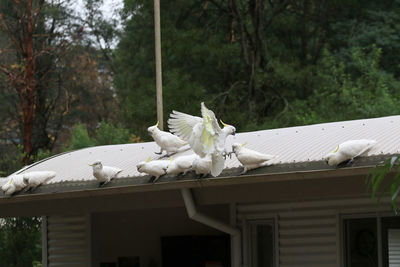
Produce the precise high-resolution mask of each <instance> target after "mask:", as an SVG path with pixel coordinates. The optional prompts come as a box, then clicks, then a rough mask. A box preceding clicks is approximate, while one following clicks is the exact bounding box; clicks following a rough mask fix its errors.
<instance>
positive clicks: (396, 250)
mask: <svg viewBox="0 0 400 267" xmlns="http://www.w3.org/2000/svg"><path fill="white" fill-rule="evenodd" d="M388 240H389V246H388V247H389V267H400V229H389V230H388Z"/></svg>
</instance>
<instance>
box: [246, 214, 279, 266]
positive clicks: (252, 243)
mask: <svg viewBox="0 0 400 267" xmlns="http://www.w3.org/2000/svg"><path fill="white" fill-rule="evenodd" d="M274 232H275V231H274V223H273V221H258V220H256V221H248V251H249V259H248V261H249V266H252V267H273V266H274V265H275V245H274V242H275V238H274Z"/></svg>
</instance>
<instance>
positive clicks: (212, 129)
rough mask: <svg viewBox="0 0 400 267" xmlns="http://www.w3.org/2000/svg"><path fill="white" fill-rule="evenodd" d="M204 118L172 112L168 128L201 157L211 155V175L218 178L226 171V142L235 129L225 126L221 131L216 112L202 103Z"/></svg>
mask: <svg viewBox="0 0 400 267" xmlns="http://www.w3.org/2000/svg"><path fill="white" fill-rule="evenodd" d="M201 115H202V118H200V117H196V116H192V115H188V114H185V113H182V112H178V111H175V110H174V111H172V113H171V114H170V118H169V120H168V126H169V129H170V130H171V132H172V133H174V134H175V135H177V136H179V137H180V138H182V139H183V140H185V141H187V142H188V143H189V145H190V147H191V148H192V149H193V151H194V152H195V153H196V154H197V155H199V156H200V157H202V158H203V157H205V156H206V155H211V161H212V167H211V175H212V176H214V177H215V176H218V175H219V174H220V173H221V172H222V170H223V169H224V165H225V159H224V156H223V155H224V153H225V140H226V138H227V137H228V136H229V135H231V134H232V135H234V134H235V132H236V129H235V127H233V126H232V125H228V124H225V123H223V122H222V121H221V123H222V124H223V125H224V128H223V129H221V128H220V126H219V123H218V121H217V118H216V117H215V114H214V112H212V111H211V110H209V109H208V108H207V107H206V106H205V105H204V103H203V102H202V103H201Z"/></svg>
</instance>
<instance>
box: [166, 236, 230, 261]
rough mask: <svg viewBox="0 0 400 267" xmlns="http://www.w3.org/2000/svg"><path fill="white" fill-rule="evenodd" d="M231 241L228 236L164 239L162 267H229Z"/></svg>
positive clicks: (173, 237)
mask: <svg viewBox="0 0 400 267" xmlns="http://www.w3.org/2000/svg"><path fill="white" fill-rule="evenodd" d="M229 240H230V238H229V236H227V235H219V236H172V237H162V238H161V246H162V266H163V267H229V266H230V242H229Z"/></svg>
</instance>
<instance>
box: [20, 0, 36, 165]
mask: <svg viewBox="0 0 400 267" xmlns="http://www.w3.org/2000/svg"><path fill="white" fill-rule="evenodd" d="M26 8H27V10H26V24H27V25H26V29H27V33H26V37H25V40H24V47H25V53H26V58H25V61H26V66H25V67H26V68H25V85H24V87H25V88H23V90H22V92H21V94H22V96H25V97H23V100H22V109H23V119H24V152H25V153H26V156H25V162H26V163H28V161H29V157H30V156H31V153H32V126H33V114H34V106H35V101H34V97H35V76H34V73H35V66H34V65H35V64H34V58H33V29H32V0H28V1H27V7H26Z"/></svg>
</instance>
